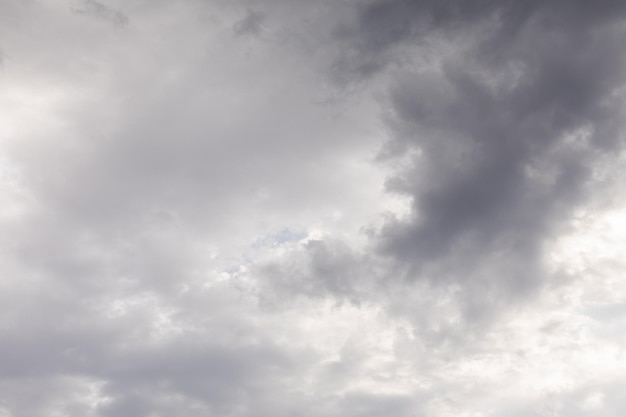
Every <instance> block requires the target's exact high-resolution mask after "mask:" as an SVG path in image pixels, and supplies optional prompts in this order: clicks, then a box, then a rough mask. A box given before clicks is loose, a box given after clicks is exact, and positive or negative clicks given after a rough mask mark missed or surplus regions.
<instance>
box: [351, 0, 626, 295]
mask: <svg viewBox="0 0 626 417" xmlns="http://www.w3.org/2000/svg"><path fill="white" fill-rule="evenodd" d="M472 5H473V6H468V5H466V3H462V2H444V3H441V4H439V5H434V4H433V5H429V4H427V3H426V2H423V3H422V2H379V3H373V4H372V5H370V6H368V7H367V8H366V9H364V11H363V12H362V14H361V18H360V20H359V22H361V23H360V26H358V27H359V30H360V31H367V28H368V27H369V26H370V25H373V26H374V27H375V28H377V29H375V30H373V31H372V32H371V36H373V38H372V39H367V37H366V40H367V46H364V48H370V49H372V51H373V52H374V53H375V54H380V53H381V50H384V51H386V50H388V49H390V48H392V47H394V46H396V44H402V43H403V44H408V43H411V42H415V43H416V44H417V45H418V46H417V47H416V48H415V53H417V54H419V53H420V47H419V41H420V39H421V37H426V40H428V37H429V36H434V37H440V38H442V39H443V40H442V42H444V43H452V44H453V45H456V46H457V48H458V50H455V51H454V52H452V53H450V54H448V55H446V54H445V53H444V54H442V56H440V57H436V56H435V57H433V56H430V58H431V59H433V60H435V62H432V63H431V64H432V69H424V68H423V67H420V66H415V67H414V68H411V69H406V70H403V71H401V72H400V73H399V74H398V75H397V76H395V79H394V80H393V81H392V88H391V91H390V93H389V101H388V102H389V106H390V107H389V112H388V120H389V122H388V123H389V125H390V127H391V130H392V134H393V136H394V139H393V141H394V143H392V145H390V149H394V148H395V149H399V150H401V151H400V152H409V151H412V152H415V153H416V156H414V162H413V164H412V166H411V168H409V169H407V170H405V171H404V172H401V173H399V174H398V175H397V176H396V177H394V178H392V179H391V180H390V181H389V187H390V188H391V189H392V190H394V191H396V192H400V193H406V194H407V195H409V196H411V198H412V213H413V215H412V219H411V220H409V221H408V222H407V221H399V222H393V223H389V224H388V225H387V226H386V227H385V228H383V230H382V233H381V236H380V238H381V250H383V252H385V253H388V254H390V255H392V256H395V257H397V258H398V260H399V261H400V263H401V264H402V265H405V266H407V267H408V274H409V275H413V276H415V275H417V276H419V275H422V274H423V275H430V276H431V277H432V278H431V279H432V280H433V281H434V282H436V281H443V282H448V281H447V280H448V279H452V280H453V281H458V282H462V281H464V280H466V281H471V280H472V279H474V277H473V271H476V270H477V269H479V268H480V267H481V264H483V262H484V261H485V260H487V262H488V264H489V265H491V266H493V265H494V264H497V262H498V261H497V260H495V259H494V257H495V258H500V259H501V262H502V263H503V264H502V267H501V269H500V268H498V272H497V273H496V274H497V277H494V279H496V280H498V281H499V282H500V283H501V284H502V285H503V286H504V287H508V288H509V289H510V291H511V292H513V293H522V294H523V293H525V292H527V291H528V290H530V289H533V288H536V286H537V285H538V283H537V279H538V278H539V277H541V275H542V268H543V267H542V261H543V250H544V243H545V241H546V240H547V239H549V238H550V237H551V236H552V234H553V233H556V232H557V231H558V228H559V227H562V226H563V225H564V223H565V222H567V221H568V219H569V215H570V214H571V212H572V209H573V208H575V207H576V204H577V203H579V202H581V201H586V197H588V196H589V195H590V194H591V193H593V191H594V189H593V188H594V187H596V186H599V184H594V183H593V179H592V177H591V172H592V170H593V167H594V164H596V163H597V159H596V158H597V156H598V153H600V154H602V153H606V152H615V151H616V150H618V149H621V146H622V139H621V136H620V134H619V127H618V126H619V124H620V117H621V110H620V107H621V105H622V104H621V103H620V102H615V101H612V100H613V97H614V94H615V92H616V91H617V90H618V88H620V87H621V85H622V82H623V74H624V60H623V56H622V54H620V53H619V52H618V51H619V49H620V46H619V45H621V43H622V41H623V39H624V32H623V29H622V26H621V24H620V23H619V22H620V19H621V18H622V17H623V12H624V8H623V5H622V4H621V3H619V2H601V3H598V4H594V7H593V8H590V7H589V5H588V4H587V3H585V2H574V3H570V2H568V3H565V2H540V3H532V2H530V3H528V4H526V3H525V6H524V7H523V9H521V8H520V7H516V6H515V5H516V3H507V2H476V3H472ZM378 9H380V10H378ZM412 16H417V18H416V19H412ZM420 20H425V22H426V23H424V24H425V25H426V26H427V27H428V28H432V29H431V30H430V31H427V32H426V33H422V31H421V29H420V26H419V23H415V22H419V21H420ZM379 25H381V26H382V27H384V28H395V27H397V28H399V29H398V32H397V33H396V32H394V31H392V32H382V31H381V29H379V28H378V26H379ZM413 26H417V27H416V28H414V27H413ZM431 267H432V268H434V270H430V269H429V268H431ZM446 277H447V278H446ZM470 285H471V283H470Z"/></svg>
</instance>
